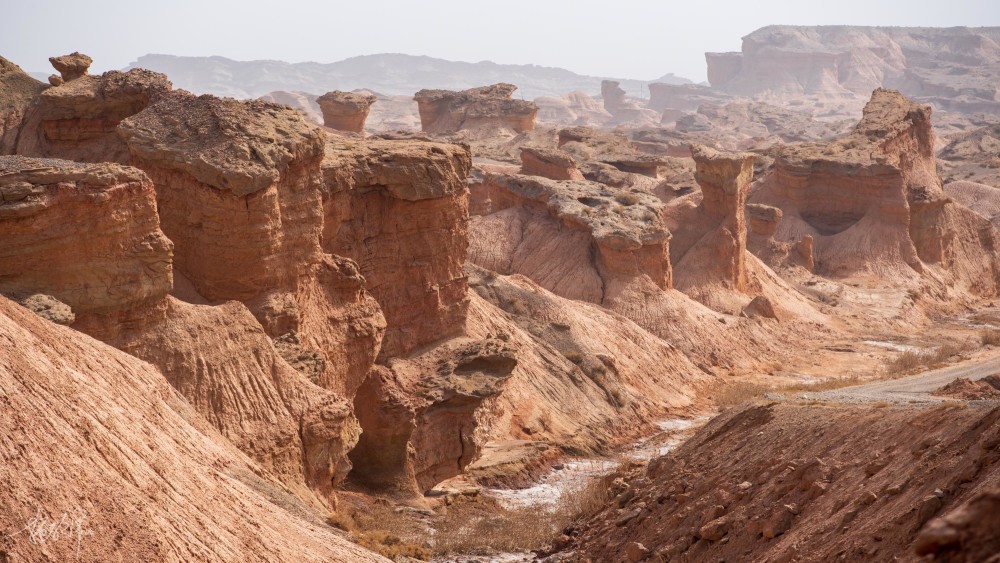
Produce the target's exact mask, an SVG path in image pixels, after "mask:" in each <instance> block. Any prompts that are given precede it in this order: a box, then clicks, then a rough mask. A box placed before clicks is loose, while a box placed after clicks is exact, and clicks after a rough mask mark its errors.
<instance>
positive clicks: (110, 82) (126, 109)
mask: <svg viewBox="0 0 1000 563" xmlns="http://www.w3.org/2000/svg"><path fill="white" fill-rule="evenodd" d="M53 64H55V63H53ZM67 64H70V63H68V62H67ZM67 68H69V69H70V70H67V72H69V73H71V75H72V74H74V73H75V72H76V71H74V70H72V68H73V67H72V66H69V67H67ZM170 88H171V84H170V82H169V81H167V77H166V76H164V75H162V74H159V73H155V72H150V71H148V70H144V69H132V70H130V71H128V72H119V71H109V72H106V73H104V74H102V75H100V76H94V75H89V74H82V75H80V76H77V77H76V78H73V79H71V80H68V81H66V83H65V84H62V85H60V86H56V87H53V88H48V89H46V90H45V91H43V92H42V93H41V94H40V95H39V96H38V97H37V98H36V99H35V100H34V102H33V103H32V106H31V108H30V109H29V110H28V111H27V114H26V116H25V120H24V124H23V126H22V128H21V129H22V131H21V134H20V136H19V137H18V140H17V144H16V146H15V152H16V153H17V154H22V155H25V156H37V157H52V158H64V159H67V160H76V161H82V162H118V163H121V164H128V163H129V151H128V148H127V147H126V146H125V141H124V140H123V139H122V138H121V137H119V136H118V134H117V128H118V125H119V123H121V121H122V120H124V119H125V118H126V117H129V116H131V115H135V114H136V113H139V112H140V111H142V110H143V109H145V108H146V107H148V106H149V104H151V103H152V102H153V100H155V99H156V98H157V97H159V96H161V95H162V94H164V93H166V92H168V91H169V90H170Z"/></svg>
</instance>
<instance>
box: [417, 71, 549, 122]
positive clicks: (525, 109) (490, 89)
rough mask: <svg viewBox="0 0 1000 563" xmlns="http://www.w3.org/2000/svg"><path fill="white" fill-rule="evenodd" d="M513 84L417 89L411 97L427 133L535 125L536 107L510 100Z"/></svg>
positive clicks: (520, 101) (524, 102)
mask: <svg viewBox="0 0 1000 563" xmlns="http://www.w3.org/2000/svg"><path fill="white" fill-rule="evenodd" d="M514 90H517V86H514V85H513V84H503V83H501V84H494V85H492V86H482V87H479V88H472V89H469V90H463V91H461V92H454V91H451V90H421V91H419V92H417V93H416V94H415V95H414V96H413V99H414V100H416V101H417V109H418V111H419V112H420V125H421V127H422V128H423V130H424V131H426V132H428V133H454V132H456V131H460V130H462V129H477V128H497V127H500V128H507V129H510V130H512V131H514V132H515V133H523V132H525V131H531V130H532V129H534V128H535V115H536V114H537V113H538V106H536V105H535V103H534V102H529V101H525V100H514V99H511V95H512V94H513V93H514Z"/></svg>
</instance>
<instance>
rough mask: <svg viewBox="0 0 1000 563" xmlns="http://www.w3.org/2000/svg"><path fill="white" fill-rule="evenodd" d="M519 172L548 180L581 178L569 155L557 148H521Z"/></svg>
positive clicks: (581, 175) (574, 162)
mask: <svg viewBox="0 0 1000 563" xmlns="http://www.w3.org/2000/svg"><path fill="white" fill-rule="evenodd" d="M521 174H524V175H527V176H542V177H544V178H548V179H550V180H583V174H581V173H580V170H579V169H578V168H577V167H576V161H574V160H573V158H572V157H571V156H569V155H568V154H566V153H564V152H562V151H559V150H553V149H543V148H537V147H523V148H522V149H521Z"/></svg>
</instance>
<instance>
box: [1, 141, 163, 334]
mask: <svg viewBox="0 0 1000 563" xmlns="http://www.w3.org/2000/svg"><path fill="white" fill-rule="evenodd" d="M0 238H2V239H3V240H4V244H3V245H2V246H0V292H3V293H5V294H10V295H21V296H22V297H26V296H29V295H31V294H35V293H42V294H47V295H50V296H53V297H55V298H56V299H58V300H59V301H61V302H63V303H65V304H66V305H68V306H69V307H70V308H71V309H72V313H73V314H74V315H75V316H76V318H77V321H78V323H80V324H83V325H86V324H87V323H88V322H91V321H93V320H95V318H96V317H104V316H120V315H123V314H126V313H127V312H128V311H130V310H132V309H136V308H143V307H147V306H150V305H152V304H155V303H157V302H159V301H160V300H162V299H163V297H164V296H165V295H166V294H167V293H168V292H169V291H170V289H171V287H172V284H173V280H172V271H171V253H172V247H173V245H172V244H171V242H170V241H169V240H168V239H167V237H165V236H164V234H163V232H162V231H161V230H160V223H159V218H158V216H157V213H156V194H155V192H154V190H153V184H152V182H150V181H149V178H147V177H146V175H145V174H143V173H142V172H141V171H139V170H136V169H135V168H130V167H127V166H120V165H117V164H80V163H75V162H69V161H65V160H55V159H34V158H26V157H21V156H0Z"/></svg>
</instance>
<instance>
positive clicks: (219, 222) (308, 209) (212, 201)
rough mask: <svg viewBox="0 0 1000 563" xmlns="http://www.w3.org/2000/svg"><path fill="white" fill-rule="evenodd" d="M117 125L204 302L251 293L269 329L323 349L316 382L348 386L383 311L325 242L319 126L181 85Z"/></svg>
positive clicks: (356, 381) (180, 265)
mask: <svg viewBox="0 0 1000 563" xmlns="http://www.w3.org/2000/svg"><path fill="white" fill-rule="evenodd" d="M121 134H122V136H123V137H124V138H125V139H126V141H127V143H128V146H129V150H130V151H131V155H132V156H131V158H132V161H133V162H134V163H135V165H136V166H138V167H140V168H142V169H143V170H145V171H146V172H147V174H149V175H150V177H151V178H152V179H153V182H154V184H156V187H157V199H158V204H159V210H160V217H161V222H162V225H163V228H164V231H165V232H166V233H167V235H168V236H170V237H171V238H172V240H173V241H174V242H175V244H176V252H175V262H176V266H177V269H178V270H179V271H181V272H182V273H183V274H184V275H185V276H186V277H187V278H188V279H189V280H190V281H191V283H192V284H193V285H194V287H195V288H196V289H197V291H198V292H199V293H200V294H201V295H202V296H204V297H205V298H207V299H209V300H224V299H236V300H239V301H242V302H244V303H246V305H247V306H248V307H249V308H250V310H251V311H252V312H253V314H254V316H255V317H256V318H257V319H258V320H259V321H260V323H261V324H262V326H263V327H264V329H265V331H266V332H267V333H268V334H269V335H271V336H272V337H277V336H279V335H282V334H286V333H289V332H292V331H295V332H297V333H299V335H300V336H301V337H302V338H303V339H304V340H305V341H306V343H307V345H308V346H310V347H312V348H315V349H318V350H320V351H321V352H322V353H323V354H324V355H325V359H326V362H325V368H324V369H323V370H322V371H321V373H319V374H317V375H316V378H317V382H318V383H320V385H322V386H324V387H327V388H329V389H332V390H334V391H337V392H340V393H342V394H343V395H344V396H345V397H351V396H353V393H354V390H355V389H357V387H358V386H359V385H360V384H361V381H362V379H363V378H364V375H365V374H366V373H367V371H368V368H369V367H370V366H371V363H372V361H373V360H374V356H375V354H377V351H378V346H379V341H380V339H381V334H382V329H383V327H384V321H383V320H382V318H381V314H380V313H379V311H378V307H377V304H376V303H375V301H374V300H372V299H371V297H369V296H368V295H367V294H366V293H365V291H364V289H363V287H362V283H363V280H362V278H361V276H360V275H359V273H358V271H357V269H356V266H355V265H353V264H352V263H350V261H346V260H343V259H338V258H337V257H334V256H330V255H328V254H326V253H324V252H323V249H322V248H321V246H320V236H321V234H322V231H323V208H322V196H321V192H320V188H321V173H320V161H321V159H322V151H323V137H322V134H321V133H320V132H319V131H318V130H317V129H316V128H315V127H314V126H312V125H309V124H307V123H305V121H304V120H303V119H302V118H301V116H299V114H297V113H295V112H294V111H292V110H290V109H288V108H285V107H283V106H278V105H274V104H269V103H266V102H260V101H252V102H240V101H236V100H223V99H219V98H214V97H212V96H200V97H195V96H192V95H190V94H187V93H179V92H178V93H173V94H171V95H170V96H165V97H163V98H162V99H161V100H160V101H159V102H158V103H156V104H154V105H153V106H151V107H150V108H149V109H148V110H146V111H144V112H142V113H140V114H138V115H136V116H134V117H132V118H130V119H128V120H126V121H125V122H124V123H123V124H122V128H121ZM333 321H336V322H335V323H333Z"/></svg>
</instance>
